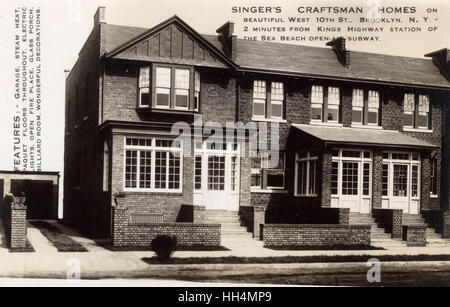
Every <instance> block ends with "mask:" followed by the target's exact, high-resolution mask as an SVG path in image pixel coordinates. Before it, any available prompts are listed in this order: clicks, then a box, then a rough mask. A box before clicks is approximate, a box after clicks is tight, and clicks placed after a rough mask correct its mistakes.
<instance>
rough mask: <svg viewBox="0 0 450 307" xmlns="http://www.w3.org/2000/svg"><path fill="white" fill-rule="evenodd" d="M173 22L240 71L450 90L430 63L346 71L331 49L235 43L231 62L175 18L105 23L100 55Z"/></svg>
mask: <svg viewBox="0 0 450 307" xmlns="http://www.w3.org/2000/svg"><path fill="white" fill-rule="evenodd" d="M174 20H176V21H177V22H179V23H180V24H181V25H182V26H183V27H184V28H185V29H187V30H188V31H190V32H191V33H192V35H194V36H195V37H196V38H197V39H199V40H201V41H202V42H203V43H204V44H206V45H207V46H208V47H209V48H210V49H211V50H213V51H214V53H215V54H216V55H220V58H221V59H224V60H226V61H227V62H228V63H230V64H233V66H234V67H235V68H238V69H239V70H243V71H260V72H271V73H278V74H293V75H298V76H305V77H314V78H323V79H339V80H349V81H355V82H368V83H382V84H396V85H405V86H412V87H432V88H441V89H442V88H444V89H449V88H450V82H449V81H448V80H447V79H446V78H445V76H444V75H442V73H441V72H440V70H439V68H438V67H437V66H436V65H435V64H434V63H433V61H432V60H430V59H425V58H423V59H422V58H412V57H403V56H393V55H385V54H377V53H367V52H358V51H351V52H350V67H349V68H345V67H344V66H343V65H342V64H341V63H340V62H339V61H338V60H337V58H336V54H335V53H334V52H333V50H331V48H320V47H311V46H302V45H293V44H285V43H273V42H261V41H249V40H244V39H237V40H236V42H237V45H236V59H235V61H232V60H231V59H230V58H229V57H227V56H226V55H225V54H224V53H223V52H222V50H221V48H222V46H221V43H220V42H219V40H218V36H217V34H216V35H210V34H199V33H197V32H196V31H195V30H194V29H192V28H191V27H190V26H189V25H187V24H186V23H185V22H184V21H183V20H182V19H180V18H179V17H178V16H174V17H172V18H170V19H168V20H166V21H165V22H163V23H161V24H159V25H157V26H156V27H153V28H152V29H146V28H136V27H127V26H118V25H109V24H105V25H103V26H104V32H103V35H104V40H103V42H104V50H105V53H106V55H107V56H111V55H113V54H115V53H117V52H120V50H123V49H124V48H126V47H127V46H130V45H132V44H133V43H134V42H137V41H139V40H141V39H143V38H144V37H147V36H148V35H151V33H154V32H156V31H158V30H159V29H161V28H162V27H164V26H165V25H167V24H169V23H170V22H173V21H174Z"/></svg>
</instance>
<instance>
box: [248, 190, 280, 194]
mask: <svg viewBox="0 0 450 307" xmlns="http://www.w3.org/2000/svg"><path fill="white" fill-rule="evenodd" d="M250 193H258V194H287V193H289V192H288V190H282V189H280V190H277V189H267V190H263V189H250Z"/></svg>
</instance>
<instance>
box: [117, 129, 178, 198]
mask: <svg viewBox="0 0 450 307" xmlns="http://www.w3.org/2000/svg"><path fill="white" fill-rule="evenodd" d="M125 144H126V145H125V184H124V185H125V190H139V191H150V192H181V190H182V187H181V184H182V182H181V181H182V180H181V178H182V159H181V156H182V149H181V144H180V143H179V142H173V141H172V140H161V139H154V138H126V143H125Z"/></svg>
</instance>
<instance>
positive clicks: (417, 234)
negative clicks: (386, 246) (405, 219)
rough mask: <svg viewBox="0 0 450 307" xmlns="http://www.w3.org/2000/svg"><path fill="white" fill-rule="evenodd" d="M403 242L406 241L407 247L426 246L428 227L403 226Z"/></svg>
mask: <svg viewBox="0 0 450 307" xmlns="http://www.w3.org/2000/svg"><path fill="white" fill-rule="evenodd" d="M403 241H406V246H426V245H427V227H426V226H418V225H408V226H403Z"/></svg>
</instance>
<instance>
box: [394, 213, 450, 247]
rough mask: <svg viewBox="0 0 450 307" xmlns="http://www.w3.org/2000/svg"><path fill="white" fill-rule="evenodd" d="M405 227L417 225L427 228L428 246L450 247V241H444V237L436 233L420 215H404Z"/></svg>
mask: <svg viewBox="0 0 450 307" xmlns="http://www.w3.org/2000/svg"><path fill="white" fill-rule="evenodd" d="M403 225H417V226H426V227H427V246H443V245H444V246H446V245H448V246H450V240H449V239H443V238H442V235H441V234H439V233H436V230H435V229H434V228H432V227H429V226H428V224H427V223H426V222H425V219H424V218H423V217H422V216H421V215H420V214H408V213H403Z"/></svg>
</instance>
